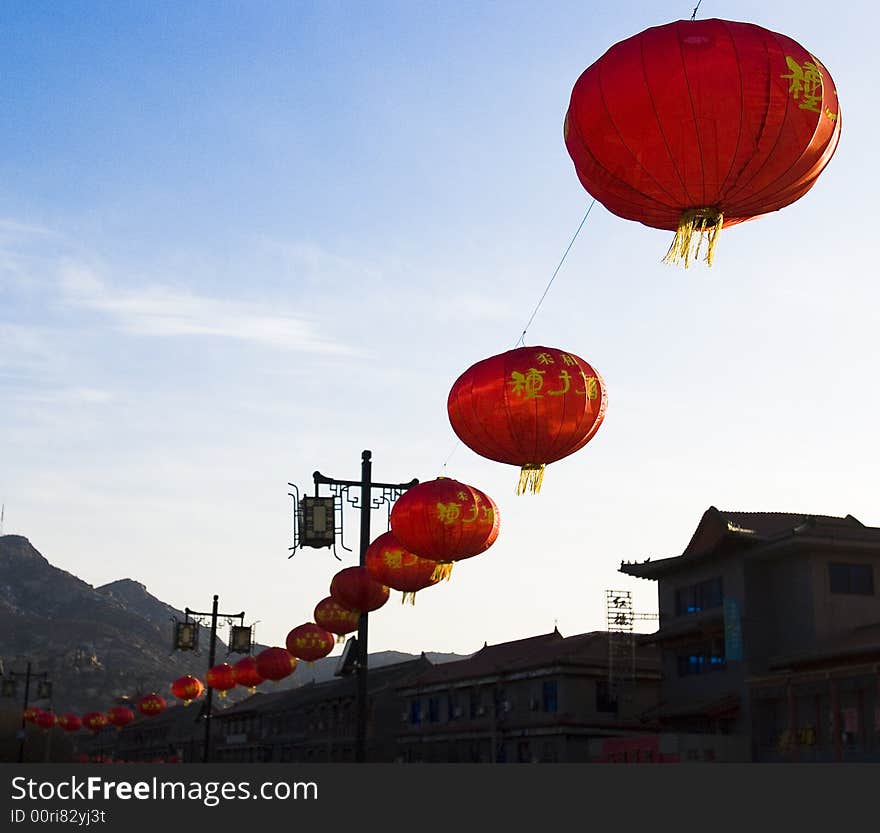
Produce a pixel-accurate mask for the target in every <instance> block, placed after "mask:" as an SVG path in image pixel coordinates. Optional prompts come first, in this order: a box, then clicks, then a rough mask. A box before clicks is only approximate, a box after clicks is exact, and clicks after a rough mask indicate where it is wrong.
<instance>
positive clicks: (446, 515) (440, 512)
mask: <svg viewBox="0 0 880 833" xmlns="http://www.w3.org/2000/svg"><path fill="white" fill-rule="evenodd" d="M460 514H461V509H460V508H459V506H458V504H457V503H438V504H437V518H438V520H440V522H441V523H444V524H454V523H455V522H456V521H457V520H458V516H459V515H460Z"/></svg>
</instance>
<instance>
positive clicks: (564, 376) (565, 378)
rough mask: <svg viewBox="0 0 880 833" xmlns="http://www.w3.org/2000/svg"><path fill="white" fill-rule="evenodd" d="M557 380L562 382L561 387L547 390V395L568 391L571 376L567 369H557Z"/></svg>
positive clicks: (559, 394) (560, 394) (558, 394)
mask: <svg viewBox="0 0 880 833" xmlns="http://www.w3.org/2000/svg"><path fill="white" fill-rule="evenodd" d="M559 381H560V382H562V388H561V389H559V390H548V391H547V395H548V396H562V395H563V394H566V393H568V390H569V388H570V387H571V376H569V375H568V371H567V370H560V371H559Z"/></svg>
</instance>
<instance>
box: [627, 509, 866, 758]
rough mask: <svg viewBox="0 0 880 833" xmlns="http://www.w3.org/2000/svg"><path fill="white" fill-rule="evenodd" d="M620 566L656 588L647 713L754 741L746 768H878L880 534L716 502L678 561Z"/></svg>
mask: <svg viewBox="0 0 880 833" xmlns="http://www.w3.org/2000/svg"><path fill="white" fill-rule="evenodd" d="M620 570H621V572H623V573H626V574H627V575H630V576H636V577H639V578H645V579H649V580H653V581H656V582H657V586H658V601H659V610H660V623H659V624H660V627H659V629H658V631H657V632H656V633H655V634H652V635H650V636H647V637H645V638H644V641H645V642H647V643H651V644H654V645H657V646H658V647H659V649H660V651H661V657H662V660H661V661H662V668H663V696H662V702H661V704H660V705H659V706H658V707H657V708H656V709H654V710H651V711H649V712H648V713H647V714H646V717H649V718H651V719H654V720H656V721H658V722H659V723H660V724H661V725H662V726H663V727H664V728H665V729H667V730H669V731H673V732H675V731H678V732H696V733H701V734H706V733H709V734H720V735H735V736H738V737H741V738H747V739H748V741H749V743H748V746H747V747H746V749H747V752H745V753H744V758H743V759H744V760H756V761H761V760H782V759H784V760H880V713H878V707H880V701H878V690H880V595H878V576H880V529H878V528H874V527H866V526H864V525H863V524H862V523H860V522H859V521H858V520H856V519H855V518H853V517H852V516H847V517H845V518H835V517H829V516H810V515H794V514H784V513H759V512H721V511H719V510H718V509H716V508H715V507H710V508H709V509H708V510H707V511H706V512H705V513H704V515H703V517H702V519H701V521H700V523H699V525H698V527H697V529H696V531H695V533H694V535H693V537H692V538H691V541H690V543H689V544H688V546H687V547H686V549H685V550H684V552H683V553H682V554H681V555H679V556H676V557H673V558H664V559H660V560H650V559H649V560H646V561H642V562H637V563H626V564H622V565H621V567H620ZM847 727H848V728H847Z"/></svg>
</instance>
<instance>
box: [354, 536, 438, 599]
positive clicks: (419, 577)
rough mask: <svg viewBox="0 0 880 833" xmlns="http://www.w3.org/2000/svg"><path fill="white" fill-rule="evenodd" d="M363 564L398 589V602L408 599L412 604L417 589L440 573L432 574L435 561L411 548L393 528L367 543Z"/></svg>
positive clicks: (428, 585) (375, 576)
mask: <svg viewBox="0 0 880 833" xmlns="http://www.w3.org/2000/svg"><path fill="white" fill-rule="evenodd" d="M364 566H366V568H367V570H368V572H369V573H370V575H371V576H372V577H373V578H374V579H376V581H378V582H380V583H382V584H384V585H386V586H387V587H390V588H391V589H392V590H400V591H401V592H402V593H403V598H402V599H401V602H405V601H406V600H407V599H409V600H410V601H411V602H412V603H413V604H415V601H416V593H417V592H418V591H419V590H424V589H425V588H426V587H430V586H431V585H433V584H436V583H437V582H438V581H440V576H439V575H436V574H435V571H437V562H436V561H431V560H430V559H428V558H422V557H420V556H418V555H416V554H415V553H412V552H410V551H409V550H408V549H406V547H404V546H403V544H401V543H400V541H398V540H397V537H396V536H395V535H394V533H393V532H385V533H384V534H382V535H380V536H379V537H378V538H377V539H376V540H375V541H373V543H372V544H370V546H369V548H368V549H367V553H366V556H365V557H364Z"/></svg>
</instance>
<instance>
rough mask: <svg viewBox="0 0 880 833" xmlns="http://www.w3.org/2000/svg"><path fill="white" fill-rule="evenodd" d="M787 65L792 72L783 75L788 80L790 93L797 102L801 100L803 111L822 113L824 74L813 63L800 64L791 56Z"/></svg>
mask: <svg viewBox="0 0 880 833" xmlns="http://www.w3.org/2000/svg"><path fill="white" fill-rule="evenodd" d="M785 63H786V64H788V68H789V69H790V70H791V74H790V75H783V76H781V77H782V78H787V79H788V91H789V92H790V93H791V96H792V98H793V99H794V100H795V101H798V100H799V99H802V100H801V103H800V109H801V110H812V111H813V112H814V113H821V112H822V109H821V107H820V106H819V102H821V100H822V73H821V72H819V67H817V66H816V65H815V64H814V63H813V62H812V61H804V63H803V65H801V64H799V63H798V62H797V61H796V60H795V59H794V58H792V57H791V55H787V56H786V57H785Z"/></svg>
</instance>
